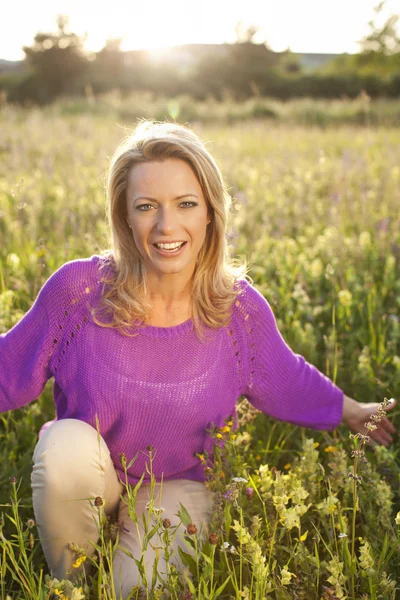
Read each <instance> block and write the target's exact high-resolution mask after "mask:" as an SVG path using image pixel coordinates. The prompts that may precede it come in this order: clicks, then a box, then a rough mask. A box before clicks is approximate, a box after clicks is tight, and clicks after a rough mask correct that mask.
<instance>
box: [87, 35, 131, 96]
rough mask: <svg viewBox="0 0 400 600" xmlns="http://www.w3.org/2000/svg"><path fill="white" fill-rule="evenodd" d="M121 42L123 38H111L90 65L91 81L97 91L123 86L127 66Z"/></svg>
mask: <svg viewBox="0 0 400 600" xmlns="http://www.w3.org/2000/svg"><path fill="white" fill-rule="evenodd" d="M121 43H122V38H109V39H107V40H106V43H105V45H104V48H102V49H101V50H100V51H99V52H97V53H96V57H95V59H94V60H93V61H92V63H91V65H90V82H91V85H92V87H93V88H94V90H95V91H96V92H104V91H107V90H110V89H116V88H121V87H123V82H124V75H125V71H126V67H125V53H124V52H123V51H122V50H121Z"/></svg>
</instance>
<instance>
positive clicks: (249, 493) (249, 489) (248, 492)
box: [244, 487, 254, 498]
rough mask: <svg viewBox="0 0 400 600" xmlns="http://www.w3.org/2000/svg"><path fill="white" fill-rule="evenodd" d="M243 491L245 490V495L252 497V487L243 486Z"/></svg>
mask: <svg viewBox="0 0 400 600" xmlns="http://www.w3.org/2000/svg"><path fill="white" fill-rule="evenodd" d="M244 491H245V492H246V496H247V497H248V498H252V497H253V494H254V489H253V488H252V487H247V488H245V490H244Z"/></svg>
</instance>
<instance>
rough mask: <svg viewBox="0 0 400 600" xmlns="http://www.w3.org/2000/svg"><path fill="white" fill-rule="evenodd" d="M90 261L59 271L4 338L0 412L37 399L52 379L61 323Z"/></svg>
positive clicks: (0, 357) (1, 340)
mask: <svg viewBox="0 0 400 600" xmlns="http://www.w3.org/2000/svg"><path fill="white" fill-rule="evenodd" d="M88 262H89V261H88V260H86V259H85V260H82V261H73V262H70V263H66V264H65V265H63V266H62V267H61V268H60V269H58V271H56V272H55V273H54V274H53V275H52V276H51V277H50V278H49V279H48V281H47V282H46V283H45V284H44V286H43V287H42V289H41V290H40V292H39V294H38V297H37V299H36V301H35V302H34V304H33V306H32V308H31V309H30V310H29V311H28V312H27V313H26V314H25V316H24V317H23V318H22V319H21V320H20V321H19V323H17V324H16V325H15V326H14V327H13V328H12V329H10V331H8V332H7V333H3V334H1V335H0V412H5V411H7V410H13V409H16V408H20V407H21V406H24V405H26V404H28V403H29V402H32V401H33V400H35V399H36V398H37V397H38V396H39V395H40V393H41V392H42V390H43V388H44V386H45V384H46V381H47V380H48V379H50V378H51V377H52V375H53V373H52V371H51V368H50V364H49V361H50V359H51V357H52V355H53V353H54V352H55V349H56V347H57V344H58V342H59V338H60V334H61V333H62V332H61V328H62V325H60V323H61V321H62V318H63V317H64V315H65V314H68V311H69V310H72V309H73V308H74V307H73V306H72V300H71V299H72V298H74V297H76V296H77V291H78V290H77V286H78V285H79V284H81V282H80V279H82V277H80V275H81V274H82V273H83V272H84V271H85V270H86V273H87V267H85V265H87V264H88ZM80 287H82V285H80Z"/></svg>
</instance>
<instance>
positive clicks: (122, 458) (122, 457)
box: [118, 452, 126, 467]
mask: <svg viewBox="0 0 400 600" xmlns="http://www.w3.org/2000/svg"><path fill="white" fill-rule="evenodd" d="M118 458H119V462H120V463H121V465H122V466H123V467H124V466H125V465H126V454H125V452H120V453H119V454H118Z"/></svg>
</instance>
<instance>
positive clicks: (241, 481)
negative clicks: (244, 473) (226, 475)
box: [232, 477, 248, 483]
mask: <svg viewBox="0 0 400 600" xmlns="http://www.w3.org/2000/svg"><path fill="white" fill-rule="evenodd" d="M232 481H234V482H235V483H248V481H247V479H245V478H244V477H233V478H232Z"/></svg>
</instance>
